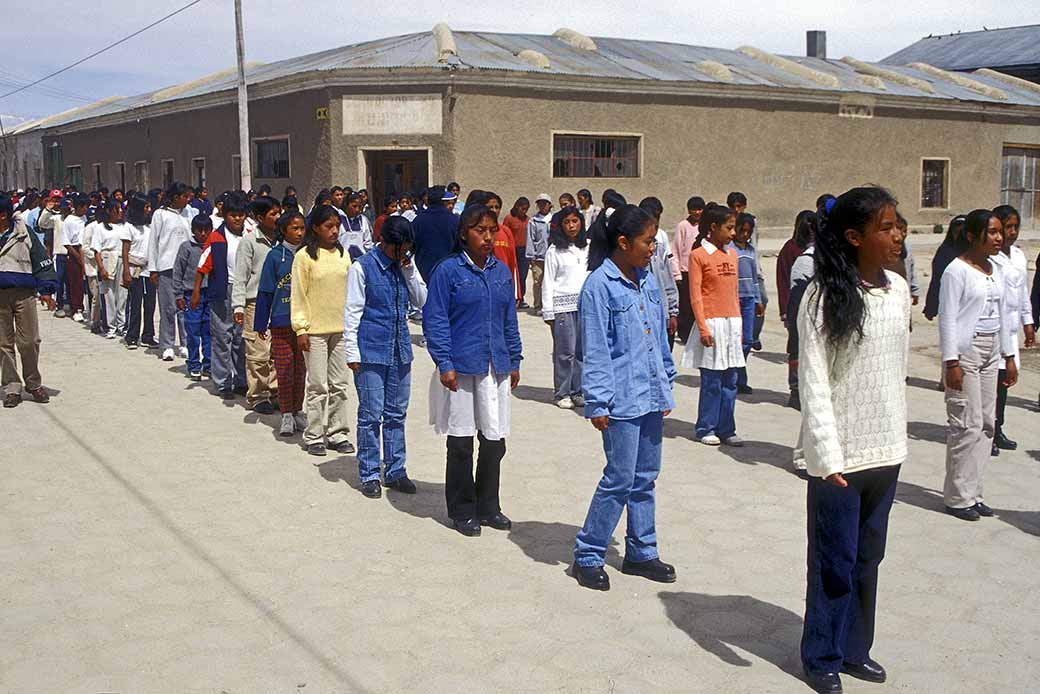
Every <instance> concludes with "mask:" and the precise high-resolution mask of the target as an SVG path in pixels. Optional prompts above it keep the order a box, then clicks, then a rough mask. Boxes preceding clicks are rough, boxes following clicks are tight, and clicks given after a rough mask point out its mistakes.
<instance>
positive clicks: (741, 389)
mask: <svg viewBox="0 0 1040 694" xmlns="http://www.w3.org/2000/svg"><path fill="white" fill-rule="evenodd" d="M737 392H738V393H740V394H741V395H754V394H755V389H754V388H752V387H751V386H737Z"/></svg>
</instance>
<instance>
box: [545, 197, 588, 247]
mask: <svg viewBox="0 0 1040 694" xmlns="http://www.w3.org/2000/svg"><path fill="white" fill-rule="evenodd" d="M558 214H559V218H558V220H557V221H558V224H557V225H556V226H552V227H549V243H551V244H552V245H553V246H556V248H557V249H559V250H561V251H563V250H566V249H567V247H568V246H570V245H571V244H574V245H575V246H577V247H578V248H585V246H586V245H588V232H587V231H586V229H585V215H583V214H582V213H581V210H579V209H578V208H577V207H575V206H574V205H568V206H567V207H564V208H563V209H562V210H560V211H559V213H558ZM571 215H574V216H575V217H577V218H578V221H579V222H581V227H580V228H579V229H578V235H577V236H575V237H574V239H573V240H572V239H571V237H570V236H567V233H566V232H565V231H564V230H563V220H564V219H566V218H567V217H570V216H571Z"/></svg>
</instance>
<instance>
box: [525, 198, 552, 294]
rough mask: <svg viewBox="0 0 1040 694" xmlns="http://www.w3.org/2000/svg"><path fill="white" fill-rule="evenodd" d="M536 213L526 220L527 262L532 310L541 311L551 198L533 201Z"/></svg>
mask: <svg viewBox="0 0 1040 694" xmlns="http://www.w3.org/2000/svg"><path fill="white" fill-rule="evenodd" d="M534 204H535V205H536V206H537V207H538V212H537V213H536V214H534V215H531V218H530V219H529V220H527V260H528V263H529V264H530V270H531V281H532V283H533V284H534V286H533V287H532V289H533V290H534V310H535V311H540V310H542V276H543V274H544V273H545V252H546V251H547V250H548V249H549V220H550V213H551V212H552V206H553V205H552V198H550V197H549V196H548V195H547V194H545V193H542V194H541V195H539V196H538V197H537V198H535V200H534Z"/></svg>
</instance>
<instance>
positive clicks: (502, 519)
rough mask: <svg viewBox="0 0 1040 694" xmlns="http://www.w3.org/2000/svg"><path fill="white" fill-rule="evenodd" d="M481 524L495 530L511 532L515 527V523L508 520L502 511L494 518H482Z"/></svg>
mask: <svg viewBox="0 0 1040 694" xmlns="http://www.w3.org/2000/svg"><path fill="white" fill-rule="evenodd" d="M480 524H481V525H486V526H488V527H489V528H494V529H495V530H509V529H510V528H512V527H513V521H511V520H509V519H508V518H506V516H505V514H504V513H502V512H501V511H499V512H498V513H496V514H494V515H493V516H488V517H487V518H481V519H480Z"/></svg>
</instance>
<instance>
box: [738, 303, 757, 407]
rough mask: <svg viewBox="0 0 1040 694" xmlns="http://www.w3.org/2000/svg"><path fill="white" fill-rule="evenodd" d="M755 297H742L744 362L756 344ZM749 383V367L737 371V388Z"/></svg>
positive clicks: (741, 314)
mask: <svg viewBox="0 0 1040 694" xmlns="http://www.w3.org/2000/svg"><path fill="white" fill-rule="evenodd" d="M755 305H756V304H755V297H753V296H742V297H740V347H741V349H742V350H743V351H744V360H745V361H747V357H748V355H749V354H751V345H753V344H755ZM747 384H748V382H747V367H746V366H742V367H740V369H738V370H737V387H744V386H746V385H747Z"/></svg>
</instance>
